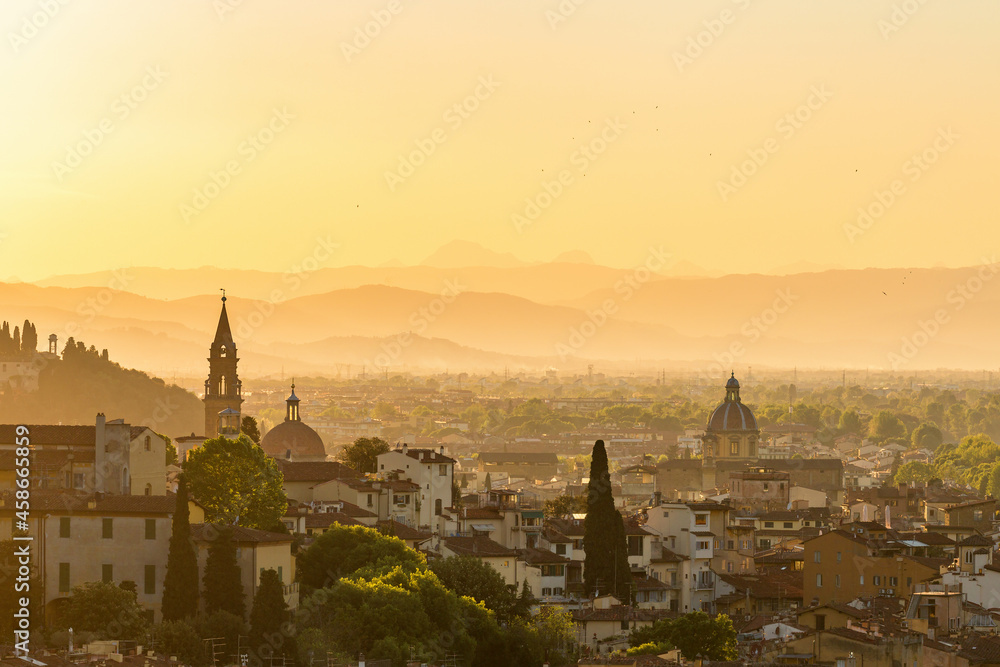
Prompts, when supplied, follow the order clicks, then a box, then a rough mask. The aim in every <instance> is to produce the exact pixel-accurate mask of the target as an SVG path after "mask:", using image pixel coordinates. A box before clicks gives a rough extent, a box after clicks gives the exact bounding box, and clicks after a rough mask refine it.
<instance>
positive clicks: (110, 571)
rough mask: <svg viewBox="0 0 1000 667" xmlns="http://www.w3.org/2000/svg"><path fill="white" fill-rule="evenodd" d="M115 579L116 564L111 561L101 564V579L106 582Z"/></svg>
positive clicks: (108, 582)
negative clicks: (113, 564)
mask: <svg viewBox="0 0 1000 667" xmlns="http://www.w3.org/2000/svg"><path fill="white" fill-rule="evenodd" d="M114 580H115V577H114V566H112V565H111V563H104V564H103V565H101V581H103V582H104V583H106V584H110V583H111V582H112V581H114Z"/></svg>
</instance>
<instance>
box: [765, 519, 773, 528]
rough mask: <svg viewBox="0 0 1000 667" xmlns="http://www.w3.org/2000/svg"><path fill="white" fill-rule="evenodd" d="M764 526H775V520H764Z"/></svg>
mask: <svg viewBox="0 0 1000 667" xmlns="http://www.w3.org/2000/svg"><path fill="white" fill-rule="evenodd" d="M764 527H765V528H774V522H773V521H765V522H764Z"/></svg>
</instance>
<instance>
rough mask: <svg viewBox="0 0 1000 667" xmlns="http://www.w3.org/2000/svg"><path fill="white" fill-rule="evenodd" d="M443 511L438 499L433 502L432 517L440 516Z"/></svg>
mask: <svg viewBox="0 0 1000 667" xmlns="http://www.w3.org/2000/svg"><path fill="white" fill-rule="evenodd" d="M443 511H444V509H443V508H442V502H441V499H440V498H438V499H437V500H435V501H434V516H441V514H442V512H443Z"/></svg>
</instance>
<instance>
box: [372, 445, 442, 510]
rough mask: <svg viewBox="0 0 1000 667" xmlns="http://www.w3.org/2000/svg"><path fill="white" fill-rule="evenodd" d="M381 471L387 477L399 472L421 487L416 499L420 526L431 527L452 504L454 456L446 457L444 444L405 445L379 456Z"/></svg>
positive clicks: (379, 468) (403, 477) (402, 477)
mask: <svg viewBox="0 0 1000 667" xmlns="http://www.w3.org/2000/svg"><path fill="white" fill-rule="evenodd" d="M378 472H379V474H380V475H386V476H388V475H391V474H393V473H396V474H398V476H399V478H400V479H406V480H410V481H412V482H413V483H415V484H416V485H417V486H418V487H419V488H420V491H419V497H417V498H416V499H415V502H416V512H417V524H418V525H417V527H421V528H423V527H430V526H431V525H433V524H434V523H435V521H436V519H435V517H439V516H441V514H443V513H444V509H445V508H446V507H448V506H450V505H451V504H452V485H453V484H454V475H455V459H453V458H451V457H448V456H445V454H444V447H440V448H439V449H436V450H435V449H414V448H410V447H408V446H407V445H403V446H402V447H401V448H399V449H395V450H392V451H390V452H386V453H385V454H380V455H379V457H378Z"/></svg>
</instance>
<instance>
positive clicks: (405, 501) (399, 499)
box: [392, 495, 410, 505]
mask: <svg viewBox="0 0 1000 667" xmlns="http://www.w3.org/2000/svg"><path fill="white" fill-rule="evenodd" d="M392 502H394V503H396V504H397V505H409V504H410V496H409V495H394V496H393V497H392Z"/></svg>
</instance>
